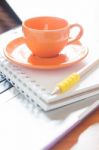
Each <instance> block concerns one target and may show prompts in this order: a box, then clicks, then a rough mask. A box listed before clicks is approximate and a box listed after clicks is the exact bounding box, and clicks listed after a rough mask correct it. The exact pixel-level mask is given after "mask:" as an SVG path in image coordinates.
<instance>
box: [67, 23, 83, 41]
mask: <svg viewBox="0 0 99 150" xmlns="http://www.w3.org/2000/svg"><path fill="white" fill-rule="evenodd" d="M74 27H75V28H79V29H80V30H79V33H78V34H77V35H76V37H75V38H74V39H71V40H69V41H68V42H67V44H72V43H74V42H76V41H78V40H79V39H80V38H81V36H82V35H83V28H82V26H81V25H80V24H77V23H76V24H72V25H70V26H69V32H70V31H71V29H72V28H74Z"/></svg>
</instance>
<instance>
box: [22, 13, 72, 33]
mask: <svg viewBox="0 0 99 150" xmlns="http://www.w3.org/2000/svg"><path fill="white" fill-rule="evenodd" d="M41 18H42V19H43V18H53V19H54V18H55V19H57V22H59V20H62V21H64V23H65V25H64V27H61V28H57V29H49V30H47V29H44V30H43V29H36V28H32V27H29V26H28V25H26V23H27V22H29V21H30V20H34V19H41ZM69 25H70V24H69V23H68V21H67V20H66V19H63V18H60V17H54V16H37V17H32V18H29V19H26V20H25V21H23V23H22V26H23V27H25V28H26V29H28V30H30V31H37V32H57V31H62V30H66V29H68V27H69Z"/></svg>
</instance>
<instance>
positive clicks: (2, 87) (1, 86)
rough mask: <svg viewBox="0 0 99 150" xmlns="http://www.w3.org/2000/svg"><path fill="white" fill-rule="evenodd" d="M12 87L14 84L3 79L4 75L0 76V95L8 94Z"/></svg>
mask: <svg viewBox="0 0 99 150" xmlns="http://www.w3.org/2000/svg"><path fill="white" fill-rule="evenodd" d="M12 87H13V86H12V84H11V83H9V82H8V81H7V80H6V79H5V78H4V77H2V75H0V94H2V93H4V92H6V91H7V90H9V89H10V88H12Z"/></svg>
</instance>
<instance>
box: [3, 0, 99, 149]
mask: <svg viewBox="0 0 99 150" xmlns="http://www.w3.org/2000/svg"><path fill="white" fill-rule="evenodd" d="M94 1H95V0H94ZM77 2H78V3H79V8H77V7H76V6H77V5H76V4H75V3H74V2H72V1H71V0H67V1H66V0H61V1H56V0H54V1H53V0H50V1H46V0H42V1H38V0H35V1H34V0H28V1H24V0H21V1H18V0H14V1H13V0H6V1H4V0H2V1H1V2H0V3H2V6H3V7H4V9H6V11H7V12H8V13H9V15H11V17H12V18H13V19H14V21H16V26H14V27H13V28H12V29H11V30H9V31H7V32H5V33H4V34H1V36H0V42H1V44H0V49H1V51H2V50H3V48H4V47H5V42H7V40H8V39H9V37H10V38H15V37H16V36H18V35H20V32H21V24H22V21H24V20H25V19H27V18H30V17H33V16H40V15H44V16H45V15H54V16H59V17H66V18H67V19H68V18H71V19H70V20H71V21H73V20H74V18H72V17H71V15H73V13H74V12H71V13H70V8H71V7H72V11H75V13H74V16H75V18H76V19H77V17H78V16H79V14H78V13H77V12H78V11H80V10H82V9H83V7H85V6H86V8H87V7H88V6H89V5H88V4H87V2H84V0H83V2H79V1H77ZM89 2H90V1H89ZM91 2H93V1H91ZM91 2H90V3H91ZM66 3H67V5H66ZM80 3H81V4H80ZM85 3H86V5H85ZM71 4H72V6H71ZM93 4H94V3H92V6H93V7H90V8H89V11H90V13H92V12H91V11H92V8H94V7H95V6H96V5H93ZM74 6H75V7H74ZM86 8H85V9H86ZM95 10H96V9H95ZM94 13H95V12H94ZM82 14H83V13H82V12H81V13H80V15H81V16H84V15H82ZM94 15H95V14H93V16H91V17H92V18H91V20H89V22H88V21H87V25H88V24H89V23H90V22H92V21H93V20H94ZM86 16H87V14H86ZM87 19H88V18H87ZM82 23H84V22H83V21H82ZM85 27H86V24H85ZM86 29H87V27H86ZM87 31H88V36H89V30H87ZM93 35H94V34H93ZM86 39H87V40H88V37H87V38H86ZM88 42H90V40H89V41H88ZM92 46H94V44H93V43H92V45H91V47H92ZM0 53H1V55H0V58H1V57H2V52H0ZM0 90H1V91H0V141H1V142H0V143H1V144H0V149H2V150H6V149H10V150H51V149H52V147H54V145H55V144H56V143H57V142H58V141H59V140H60V139H61V138H63V137H64V136H66V135H67V134H68V133H69V132H70V131H71V130H72V129H73V128H74V127H76V126H77V125H78V124H79V123H80V122H79V116H80V115H81V114H82V113H83V112H85V110H86V109H87V108H88V107H89V105H91V104H92V103H93V102H94V101H96V100H97V99H99V95H96V96H93V97H91V98H88V99H85V100H84V101H80V102H79V103H74V104H72V105H68V106H64V107H62V108H59V109H56V110H53V111H49V112H44V111H43V110H40V109H39V108H38V107H37V106H34V105H31V104H30V103H29V102H28V101H27V100H26V99H25V98H24V96H23V95H21V94H20V93H19V92H18V91H17V90H16V89H15V88H14V87H13V86H12V85H11V84H10V83H9V82H8V81H6V78H5V77H3V76H2V75H0Z"/></svg>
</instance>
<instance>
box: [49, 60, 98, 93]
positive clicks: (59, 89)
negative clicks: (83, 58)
mask: <svg viewBox="0 0 99 150" xmlns="http://www.w3.org/2000/svg"><path fill="white" fill-rule="evenodd" d="M98 63H99V58H98V59H95V60H94V61H93V62H91V63H90V64H88V65H86V66H85V67H84V68H82V69H81V70H80V71H78V72H75V73H72V74H71V75H70V76H69V77H67V78H65V79H63V80H62V81H60V82H59V83H58V84H57V86H56V87H55V89H54V90H53V91H52V93H51V94H52V95H53V94H59V93H64V92H66V91H68V90H69V89H71V88H72V87H73V86H74V85H75V84H77V83H78V82H79V81H80V79H81V77H82V76H83V75H84V74H85V73H87V72H88V71H90V70H91V69H92V68H93V67H94V66H95V65H97V64H98Z"/></svg>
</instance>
